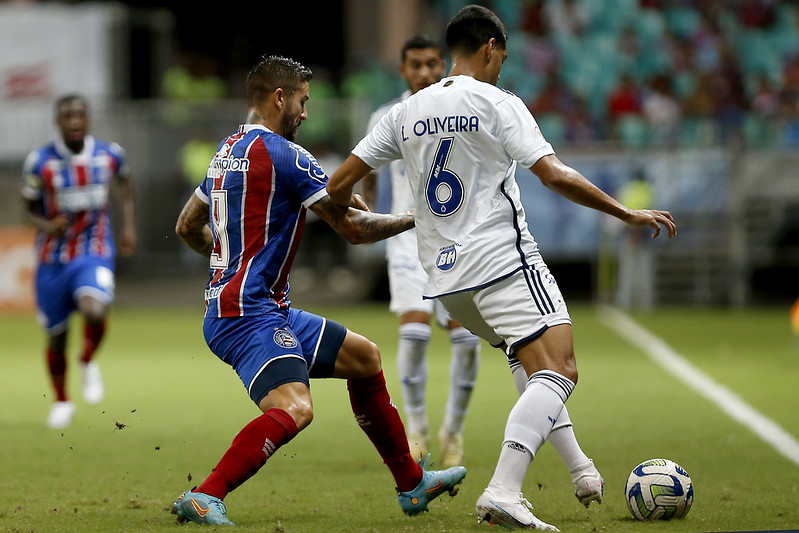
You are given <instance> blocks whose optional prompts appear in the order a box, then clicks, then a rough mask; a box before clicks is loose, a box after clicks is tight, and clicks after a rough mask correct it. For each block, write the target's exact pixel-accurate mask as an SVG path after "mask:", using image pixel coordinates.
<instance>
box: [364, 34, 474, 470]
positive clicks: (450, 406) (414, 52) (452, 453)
mask: <svg viewBox="0 0 799 533" xmlns="http://www.w3.org/2000/svg"><path fill="white" fill-rule="evenodd" d="M445 69H446V64H445V62H444V59H443V58H442V57H441V47H440V46H439V44H438V43H437V42H436V41H434V40H432V39H431V38H429V37H425V36H416V37H412V38H411V39H409V40H408V41H406V42H405V44H404V45H403V47H402V51H401V63H400V75H401V76H402V78H403V79H404V80H405V82H406V83H407V85H408V90H406V91H405V92H403V94H402V96H401V97H400V98H399V99H397V100H393V101H391V102H389V103H387V104H385V105H383V106H381V107H380V108H378V109H377V110H376V111H375V112H374V113H372V116H371V117H370V119H369V126H368V128H367V131H371V130H372V128H373V127H374V126H375V125H376V124H377V122H378V121H379V120H380V119H381V118H383V116H384V115H385V114H386V113H388V111H389V110H390V109H391V108H392V107H393V106H394V105H395V104H396V103H398V102H400V101H403V100H405V99H407V98H408V97H409V96H410V95H412V94H416V92H418V91H420V90H421V89H424V88H425V87H427V86H429V85H430V84H433V83H435V82H437V81H438V80H440V79H441V77H442V76H443V75H444V71H445ZM367 182H368V183H369V184H370V185H371V186H370V187H367V185H366V184H367ZM364 185H365V189H366V190H370V191H371V190H374V189H375V188H376V195H377V196H379V197H386V198H388V197H390V202H391V205H390V209H388V210H386V212H389V213H400V212H404V211H407V210H409V209H412V208H414V206H415V202H414V199H413V193H412V192H411V189H410V185H408V178H407V177H406V175H405V165H404V164H403V163H402V161H401V160H398V161H392V162H391V163H389V164H387V165H385V166H383V167H381V168H379V169H378V170H377V174H374V173H371V174H370V175H369V176H368V177H367V178H366V180H365V182H364ZM373 200H374V201H371V202H369V203H370V204H372V205H370V207H371V208H373V210H375V211H381V209H379V208H377V207H376V205H375V204H377V203H379V204H384V203H387V202H376V199H373ZM386 259H387V261H388V280H389V290H390V291H391V302H390V304H389V309H390V310H391V311H392V312H394V313H396V314H397V316H398V317H399V322H400V326H399V344H398V347H397V370H398V372H399V377H400V384H401V390H402V398H403V404H404V409H405V423H406V425H407V428H408V430H407V431H408V444H409V446H410V449H411V455H412V456H413V457H415V458H419V457H426V456H427V453H428V449H429V439H430V437H429V424H428V419H427V404H426V398H425V397H426V394H425V393H426V386H427V362H426V353H427V347H428V344H429V342H430V333H431V331H430V318H431V316H432V315H433V312H434V311H435V314H436V320H437V322H438V323H439V324H440V325H442V326H443V327H447V329H448V330H449V337H450V342H451V345H452V359H451V361H450V369H449V377H450V389H449V397H448V399H447V405H446V414H445V416H444V421H443V423H442V425H441V429H440V431H439V432H438V440H439V443H440V445H441V464H442V465H443V466H444V467H445V468H446V467H450V466H455V465H461V464H463V425H464V417H465V415H466V411H467V408H468V405H469V400H470V399H471V396H472V390H473V389H474V382H475V379H476V378H477V370H478V367H479V361H480V339H479V338H478V337H476V336H475V335H473V334H472V333H471V332H469V330H467V329H466V328H464V327H463V326H461V325H460V324H459V323H458V322H457V321H455V320H452V319H451V318H450V317H449V314H448V313H447V312H446V310H445V309H444V307H443V306H442V305H441V303H440V302H438V300H426V299H424V298H422V293H423V292H424V288H425V286H426V285H427V274H426V273H425V271H424V268H422V265H421V263H420V262H419V254H418V251H417V247H416V231H415V230H413V229H411V230H409V231H405V232H403V233H400V234H399V235H396V236H394V237H391V238H390V239H388V240H386Z"/></svg>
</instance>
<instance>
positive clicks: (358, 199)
mask: <svg viewBox="0 0 799 533" xmlns="http://www.w3.org/2000/svg"><path fill="white" fill-rule="evenodd" d="M350 207H354V208H355V209H360V210H361V211H369V212H370V213H371V211H372V210H371V209H369V206H368V205H367V204H366V202H365V201H364V199H363V197H362V196H361V195H360V194H355V193H353V195H352V198H351V199H350Z"/></svg>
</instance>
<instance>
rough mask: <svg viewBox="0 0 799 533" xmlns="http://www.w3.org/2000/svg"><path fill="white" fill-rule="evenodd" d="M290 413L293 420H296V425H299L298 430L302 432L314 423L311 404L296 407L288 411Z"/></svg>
mask: <svg viewBox="0 0 799 533" xmlns="http://www.w3.org/2000/svg"><path fill="white" fill-rule="evenodd" d="M288 413H289V415H290V416H291V418H293V419H294V423H295V424H297V429H299V430H300V431H302V430H303V429H305V428H306V427H308V426H309V425H310V424H311V422H313V406H312V405H310V403H308V404H306V403H302V404H301V405H295V406H294V407H293V408H292V409H290V410H289V411H288Z"/></svg>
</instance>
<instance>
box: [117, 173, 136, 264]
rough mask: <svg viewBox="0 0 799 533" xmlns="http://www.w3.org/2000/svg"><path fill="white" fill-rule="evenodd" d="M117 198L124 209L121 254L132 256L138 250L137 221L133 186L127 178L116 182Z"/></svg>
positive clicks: (120, 234)
mask: <svg viewBox="0 0 799 533" xmlns="http://www.w3.org/2000/svg"><path fill="white" fill-rule="evenodd" d="M114 183H115V189H116V191H115V192H116V194H117V198H118V200H119V203H120V205H121V207H122V209H121V211H122V229H121V230H120V233H119V252H120V253H121V254H122V255H125V256H129V255H132V254H133V252H134V251H135V250H136V244H137V242H138V237H137V235H136V219H135V216H134V208H133V185H132V184H131V183H130V180H128V179H127V178H119V179H116V180H114Z"/></svg>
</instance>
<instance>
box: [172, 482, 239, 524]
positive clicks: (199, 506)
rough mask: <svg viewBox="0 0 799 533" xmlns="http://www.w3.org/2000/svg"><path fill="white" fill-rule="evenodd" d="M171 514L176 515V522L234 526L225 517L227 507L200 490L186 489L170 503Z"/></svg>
mask: <svg viewBox="0 0 799 533" xmlns="http://www.w3.org/2000/svg"><path fill="white" fill-rule="evenodd" d="M172 514H176V515H178V522H183V521H186V520H191V521H192V522H196V523H198V524H210V525H214V526H235V525H236V524H234V523H233V522H231V521H230V520H228V518H227V508H225V504H224V503H223V502H222V500H220V499H219V498H216V497H214V496H209V495H208V494H203V493H202V492H192V491H186V492H184V493H183V494H181V495H180V496H178V499H177V500H175V503H173V504H172Z"/></svg>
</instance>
